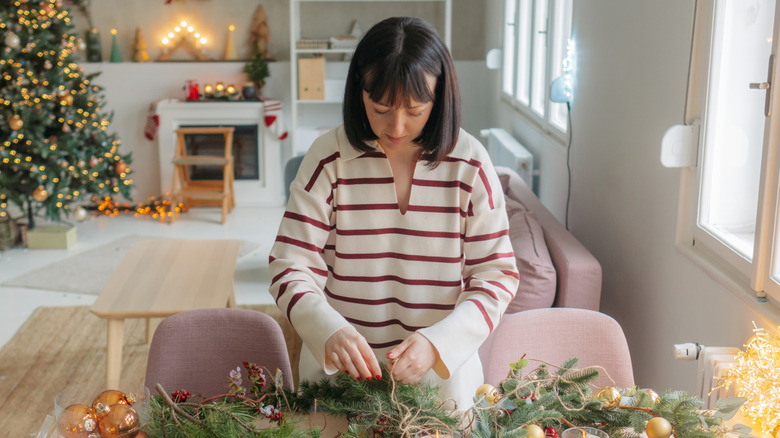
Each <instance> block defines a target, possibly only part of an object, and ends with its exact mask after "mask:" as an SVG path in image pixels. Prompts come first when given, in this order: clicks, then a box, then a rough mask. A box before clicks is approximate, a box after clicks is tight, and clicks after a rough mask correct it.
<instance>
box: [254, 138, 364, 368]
mask: <svg viewBox="0 0 780 438" xmlns="http://www.w3.org/2000/svg"><path fill="white" fill-rule="evenodd" d="M334 144H335V142H334ZM338 157H339V154H338V150H337V148H336V147H330V148H324V147H319V145H318V144H317V143H315V144H314V145H312V148H311V149H310V151H309V153H307V155H306V156H305V157H304V159H303V162H302V163H301V166H300V169H299V171H298V175H297V176H296V178H295V180H294V181H293V182H292V184H291V185H290V200H289V202H288V203H287V210H286V211H285V213H284V217H283V218H282V222H281V224H280V226H279V232H278V234H277V237H276V241H275V242H274V245H273V247H272V248H271V253H270V257H269V270H270V273H271V278H272V280H271V287H270V292H271V296H272V297H273V298H274V300H275V301H276V305H277V306H278V307H279V309H280V310H281V311H282V312H283V313H284V314H285V315H287V319H288V320H289V321H290V323H291V324H292V325H293V327H295V330H296V331H297V333H298V334H299V335H300V336H301V339H302V340H303V342H304V343H305V344H306V345H307V346H308V347H309V349H310V350H311V351H312V353H313V354H314V356H315V358H316V359H317V361H319V363H320V365H321V366H322V367H323V369H324V370H325V371H326V372H328V373H333V372H335V371H336V370H334V369H328V368H326V367H325V341H327V339H328V338H329V337H330V336H331V335H332V334H333V333H335V332H336V331H337V330H339V329H340V328H342V327H345V326H347V325H349V323H348V322H347V321H346V320H345V319H344V317H343V316H341V315H340V314H339V313H338V312H336V310H334V309H333V308H332V307H331V306H330V304H328V302H327V299H326V297H325V294H324V292H323V289H324V286H325V282H326V280H327V277H328V266H327V264H326V261H325V260H324V259H323V255H322V251H323V248H324V247H325V244H326V242H327V240H328V236H329V233H330V229H331V217H332V216H331V215H332V212H333V207H332V184H331V179H332V178H335V177H334V176H333V174H334V172H335V170H334V169H335V162H336V161H337V160H338ZM334 180H335V179H334Z"/></svg>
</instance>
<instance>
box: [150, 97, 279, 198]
mask: <svg viewBox="0 0 780 438" xmlns="http://www.w3.org/2000/svg"><path fill="white" fill-rule="evenodd" d="M263 110H264V107H263V103H262V102H178V101H172V102H170V101H163V102H160V103H159V104H158V105H157V114H158V115H159V117H160V126H159V150H158V153H159V158H160V185H161V189H162V193H168V192H170V191H171V184H172V181H173V164H172V163H171V160H172V159H173V155H174V150H175V145H176V133H175V132H174V131H175V130H176V129H177V128H180V127H196V126H198V127H200V126H232V127H235V128H236V130H235V131H234V134H233V159H234V167H235V182H234V190H235V197H236V205H237V206H279V205H282V203H283V193H282V192H283V191H282V175H281V171H280V168H281V167H282V162H281V142H280V141H279V140H278V139H276V138H275V136H273V135H270V133H269V132H268V130H267V129H266V126H265V123H264V113H263ZM212 137H213V138H212ZM185 143H186V146H187V150H188V153H193V151H194V153H195V154H196V155H198V154H200V155H221V154H222V148H223V144H224V143H223V140H222V136H210V135H208V134H203V135H192V136H187V137H185ZM190 170H191V171H194V172H193V173H192V174H191V179H194V180H197V179H200V180H211V179H221V178H222V175H221V172H218V173H220V174H219V175H216V174H215V173H214V172H215V170H214V169H211V168H208V167H201V168H200V169H198V168H194V169H192V168H191V169H190Z"/></svg>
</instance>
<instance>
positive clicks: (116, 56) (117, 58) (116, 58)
mask: <svg viewBox="0 0 780 438" xmlns="http://www.w3.org/2000/svg"><path fill="white" fill-rule="evenodd" d="M116 33H117V32H116V29H111V38H112V41H111V62H122V54H121V53H120V52H119V40H118V39H117V36H116Z"/></svg>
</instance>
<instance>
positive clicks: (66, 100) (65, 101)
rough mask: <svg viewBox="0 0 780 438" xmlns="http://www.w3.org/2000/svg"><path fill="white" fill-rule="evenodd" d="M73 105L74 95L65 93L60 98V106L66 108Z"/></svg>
mask: <svg viewBox="0 0 780 438" xmlns="http://www.w3.org/2000/svg"><path fill="white" fill-rule="evenodd" d="M72 104H73V95H72V94H70V93H65V94H64V95H62V97H61V98H60V105H62V106H66V105H72Z"/></svg>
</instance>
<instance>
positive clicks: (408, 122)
mask: <svg viewBox="0 0 780 438" xmlns="http://www.w3.org/2000/svg"><path fill="white" fill-rule="evenodd" d="M425 79H426V81H427V82H428V86H429V87H430V89H431V93H433V92H434V89H435V87H436V78H435V77H434V76H431V75H428V74H426V75H425ZM405 101H406V99H396V103H400V106H399V107H396V108H393V107H390V106H388V105H387V103H386V98H383V99H382V100H381V101H379V102H374V101H373V100H371V99H370V98H369V97H368V92H366V91H363V105H364V106H365V108H366V116H367V117H368V123H369V124H370V125H371V130H372V131H374V134H375V135H376V136H377V137H378V139H379V142H380V143H382V145H383V146H385V147H389V148H393V149H399V148H405V147H417V145H415V144H414V143H413V140H414V139H415V138H417V137H419V136H420V134H421V133H422V130H423V128H424V127H425V124H426V123H427V122H428V118H429V117H430V116H431V110H432V109H433V101H430V102H417V101H415V100H414V99H411V100H410V102H409V106H406V104H405Z"/></svg>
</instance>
